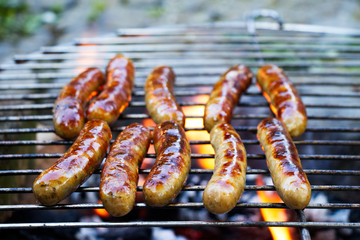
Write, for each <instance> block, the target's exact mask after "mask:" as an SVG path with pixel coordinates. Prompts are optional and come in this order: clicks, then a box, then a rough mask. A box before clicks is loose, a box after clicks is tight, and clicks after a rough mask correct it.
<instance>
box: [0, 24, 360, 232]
mask: <svg viewBox="0 0 360 240" xmlns="http://www.w3.org/2000/svg"><path fill="white" fill-rule="evenodd" d="M256 26H257V31H256V33H249V32H247V30H246V25H245V24H244V23H216V24H201V25H187V26H174V27H171V28H148V29H121V30H119V31H118V32H117V34H113V35H109V36H105V37H98V38H80V39H76V40H75V41H74V42H73V43H71V44H68V45H61V46H55V47H43V48H42V49H41V50H40V51H39V52H37V53H33V54H28V55H17V56H15V57H14V60H15V63H9V64H3V65H1V66H0V70H1V72H0V81H1V83H2V84H1V86H0V92H1V93H2V94H1V95H0V102H1V106H0V112H1V117H0V126H1V129H0V148H1V149H4V151H3V152H0V161H1V162H2V163H5V162H6V163H10V164H11V163H14V164H16V163H18V162H26V161H28V160H29V159H33V160H38V161H39V160H40V161H44V162H49V163H50V162H53V161H54V160H55V159H56V158H58V157H60V156H61V155H62V152H60V153H59V152H50V153H39V152H37V150H36V148H39V147H44V146H64V147H68V146H69V145H71V143H72V142H71V141H64V140H57V139H50V140H46V139H45V140H44V139H41V138H35V135H36V134H42V135H44V134H45V135H46V136H50V135H51V136H52V134H53V133H54V129H53V127H52V115H51V109H52V107H53V102H54V100H55V98H56V97H57V94H58V92H59V91H60V89H61V87H62V86H63V85H64V84H65V83H66V82H68V81H69V79H70V78H72V77H74V76H76V74H78V73H79V72H81V71H82V70H84V68H86V67H90V66H98V67H102V68H103V67H105V65H106V63H107V62H108V60H109V59H110V58H112V57H113V56H114V54H115V53H119V52H120V53H123V54H124V55H125V56H127V57H129V58H131V59H132V60H133V61H134V64H135V67H136V83H135V89H134V91H133V100H132V102H131V103H130V105H129V107H128V108H127V109H126V111H125V112H124V113H123V114H122V115H121V117H120V118H119V120H118V121H117V122H116V124H115V125H114V126H113V127H112V130H113V133H114V136H115V137H116V135H117V133H118V132H120V131H122V130H123V129H124V128H125V126H127V125H128V124H129V123H130V122H134V121H136V122H144V121H147V120H148V119H149V116H148V114H147V113H146V110H145V102H144V100H143V98H144V91H143V84H144V82H145V79H146V76H147V75H148V74H149V73H150V72H151V69H152V68H153V67H155V66H158V65H170V66H172V67H173V68H174V71H175V73H176V74H177V80H176V81H177V82H176V91H175V94H176V97H177V99H178V101H179V103H180V106H182V107H183V108H186V107H193V106H199V107H203V106H204V103H205V102H204V101H203V100H201V99H202V98H201V96H206V95H208V94H209V93H210V91H211V89H212V86H213V84H214V83H215V82H216V81H217V80H218V78H219V76H220V75H221V74H222V73H223V72H224V71H225V70H226V69H227V68H228V67H230V66H231V65H233V64H237V63H243V64H246V65H248V66H249V67H250V68H251V69H252V70H253V72H254V73H255V72H256V71H257V68H258V67H259V66H261V65H262V64H263V62H266V63H274V64H277V65H279V66H280V67H282V68H284V69H285V72H286V73H287V75H288V76H289V77H290V78H291V79H292V81H293V82H294V84H295V85H296V87H297V89H298V90H299V92H300V95H301V96H302V99H303V101H304V103H305V105H306V107H307V111H308V116H309V123H308V128H307V131H306V133H305V134H304V135H303V136H301V137H299V138H297V139H295V144H296V145H297V147H298V149H299V153H300V157H301V159H302V162H303V165H304V168H305V172H306V173H307V174H308V176H309V178H310V182H311V183H312V190H313V192H314V193H319V192H324V193H326V194H327V193H333V192H337V191H339V192H340V193H349V192H350V194H351V193H352V194H354V195H359V191H360V186H359V185H351V184H348V183H344V182H341V181H340V182H339V181H336V180H334V181H331V178H333V177H334V179H335V178H336V177H337V178H336V179H338V177H340V178H341V177H343V178H345V177H351V178H358V176H360V168H359V160H360V154H359V150H358V149H359V148H358V146H359V145H360V135H359V132H360V127H359V121H360V82H359V79H358V78H359V76H360V61H358V59H359V57H360V41H359V40H358V38H357V37H358V36H359V35H360V33H359V32H356V31H355V30H349V29H335V28H321V27H317V26H303V25H294V24H285V25H284V30H282V31H279V30H277V29H276V24H271V23H268V22H264V23H257V24H256ZM269 116H271V112H270V111H269V106H268V103H267V102H266V100H265V99H264V98H263V97H262V95H261V92H260V91H259V90H258V89H257V88H256V86H255V85H254V84H253V85H252V86H251V87H250V88H249V90H248V91H247V93H246V94H244V96H243V97H242V98H241V101H240V103H239V104H238V106H237V108H236V109H235V113H234V116H233V122H232V124H233V126H234V127H235V129H236V130H237V131H238V132H240V135H241V137H242V139H243V142H244V144H245V147H246V148H247V152H248V162H249V163H248V165H249V166H251V165H252V164H254V163H255V162H264V154H261V153H260V152H259V149H260V148H259V143H258V141H257V140H256V136H255V133H256V126H257V123H258V122H259V121H261V119H263V118H266V117H269ZM201 117H202V112H198V113H192V114H187V118H188V119H199V118H201ZM185 130H186V131H187V133H189V132H199V131H203V130H204V129H203V128H202V127H197V126H187V127H186V129H185ZM190 143H191V146H192V148H194V147H196V146H200V145H205V144H209V141H208V140H202V139H192V140H190ZM23 147H28V148H29V149H30V150H29V151H28V152H23V151H22V150H20V149H21V148H23ZM7 148H9V149H7ZM5 149H6V150H8V151H5ZM154 157H155V155H154V154H151V153H150V154H148V155H147V158H149V159H152V160H153V159H154ZM213 157H214V155H213V154H209V153H199V152H196V151H193V153H192V161H193V162H194V163H195V162H196V161H197V160H198V159H204V158H213ZM320 162H326V164H325V166H322V167H317V166H318V165H317V164H318V163H320ZM343 162H346V163H347V164H344V167H335V168H333V166H340V165H341V164H340V163H343ZM314 164H315V165H314ZM314 166H315V167H314ZM353 166H355V167H353ZM42 170H43V169H34V168H33V167H25V168H16V167H14V166H13V165H12V166H11V167H5V168H3V169H0V180H1V178H18V177H25V176H26V177H30V178H34V177H35V176H37V175H38V174H39V173H40V172H41V171H42ZM148 172H149V169H142V170H141V171H140V174H147V173H148ZM99 173H100V170H98V171H97V172H95V175H98V174H99ZM211 173H212V171H211V170H208V169H200V168H198V167H197V168H192V170H191V172H190V175H197V174H198V175H204V174H207V176H210V174H211ZM247 173H248V176H256V175H269V172H268V170H267V169H266V168H263V169H262V168H251V169H248V171H247ZM313 176H314V177H317V178H314V179H312V178H311V177H313ZM319 179H320V180H319ZM322 179H327V180H326V181H322ZM0 182H1V181H0ZM31 183H32V182H31V181H30V182H28V183H26V184H25V185H23V184H19V185H16V184H15V185H14V184H13V185H9V186H8V185H4V186H0V199H1V197H2V196H7V195H9V194H10V195H17V194H19V195H21V196H24V195H26V193H31ZM339 183H340V184H339ZM204 187H205V186H202V185H186V186H185V187H184V189H183V190H184V191H194V192H199V191H203V190H204ZM98 189H99V188H98V187H97V186H83V187H80V188H79V189H78V190H77V192H98ZM141 190H142V188H141V187H138V191H141ZM273 190H274V187H273V186H270V185H255V184H250V185H246V187H245V193H246V192H250V191H273ZM33 201H34V199H32V201H29V202H25V203H24V202H19V203H17V202H15V201H14V202H11V201H10V202H5V203H3V204H2V205H0V211H1V212H5V211H23V210H49V209H51V210H79V209H97V208H102V207H103V206H102V204H99V203H82V204H59V205H56V206H53V207H44V206H40V205H38V204H34V202H33ZM356 201H357V200H356ZM135 208H149V207H148V206H146V205H145V204H144V203H137V204H136V205H135ZM168 208H169V209H178V208H189V209H201V208H203V204H202V203H201V202H186V203H183V202H175V203H173V204H170V205H169V206H166V207H164V209H168ZM236 208H239V209H241V208H254V209H260V208H286V206H285V205H284V204H281V203H260V202H256V203H246V202H241V200H240V203H238V205H237V206H236ZM359 208H360V204H359V203H356V202H353V201H351V202H349V199H347V200H342V201H341V202H332V203H313V202H311V203H310V204H309V206H308V207H307V209H324V210H326V209H328V210H335V209H359ZM296 213H297V221H293V222H291V221H290V222H265V221H245V222H233V221H230V220H227V221H200V220H199V221H135V222H85V223H83V222H56V223H48V222H45V223H43V222H41V223H29V222H24V223H2V224H0V229H16V228H55V227H56V228H65V227H66V228H79V227H106V228H112V227H139V226H140V227H155V226H157V227H198V226H213V227H268V226H285V227H297V228H299V229H300V235H301V237H302V239H310V235H309V231H308V229H310V228H360V223H358V222H356V223H353V222H349V221H347V222H340V221H337V222H324V221H322V222H315V221H307V220H306V219H305V215H304V211H296Z"/></svg>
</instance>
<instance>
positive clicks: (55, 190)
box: [33, 120, 111, 206]
mask: <svg viewBox="0 0 360 240" xmlns="http://www.w3.org/2000/svg"><path fill="white" fill-rule="evenodd" d="M110 140H111V130H110V128H109V125H108V124H107V123H106V122H104V121H102V120H91V121H89V122H87V123H86V124H85V126H84V128H83V129H82V130H81V132H80V135H79V137H78V138H77V139H76V140H75V142H74V144H73V145H72V146H71V147H70V148H69V150H68V151H67V152H66V153H65V154H64V155H63V156H62V157H61V158H59V160H57V161H56V163H55V164H54V165H52V166H51V167H50V168H48V169H46V170H45V171H43V172H42V173H41V174H40V175H39V176H38V177H37V178H36V180H35V182H34V184H33V192H34V195H35V198H36V199H37V200H38V201H39V202H40V203H41V204H43V205H46V206H51V205H54V204H56V203H58V202H60V201H61V200H63V199H64V198H66V197H67V196H69V195H70V194H71V193H72V192H73V191H75V190H76V189H77V188H78V187H79V186H80V185H81V184H82V183H83V182H85V181H86V179H87V178H88V177H89V176H90V175H91V174H92V173H93V172H94V170H96V169H97V168H98V167H99V166H100V164H101V162H102V160H103V159H104V156H105V154H106V151H107V149H108V147H109V143H110Z"/></svg>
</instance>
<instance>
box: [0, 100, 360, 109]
mask: <svg viewBox="0 0 360 240" xmlns="http://www.w3.org/2000/svg"><path fill="white" fill-rule="evenodd" d="M178 104H179V105H180V106H205V104H203V103H197V102H178ZM305 104H306V108H360V105H357V104H341V103H340V104H327V103H323V104H311V103H309V104H308V103H305ZM237 106H239V107H268V106H269V104H268V103H267V102H263V103H253V102H245V101H242V102H240V103H239V104H238V105H237ZM53 107H54V104H53V103H44V104H26V105H2V106H0V111H7V110H43V109H52V108H53ZM129 107H145V102H143V101H133V102H130V103H129Z"/></svg>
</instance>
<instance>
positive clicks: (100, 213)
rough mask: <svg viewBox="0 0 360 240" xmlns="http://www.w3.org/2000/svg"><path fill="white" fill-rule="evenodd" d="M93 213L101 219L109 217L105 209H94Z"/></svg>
mask: <svg viewBox="0 0 360 240" xmlns="http://www.w3.org/2000/svg"><path fill="white" fill-rule="evenodd" d="M99 203H101V201H99ZM94 212H95V213H96V214H97V215H98V216H100V217H102V218H108V217H110V214H109V213H108V212H107V211H106V210H105V208H96V209H94Z"/></svg>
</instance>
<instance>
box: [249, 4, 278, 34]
mask: <svg viewBox="0 0 360 240" xmlns="http://www.w3.org/2000/svg"><path fill="white" fill-rule="evenodd" d="M261 18H270V19H272V20H274V21H276V22H277V23H278V24H279V30H283V25H284V21H283V19H282V17H281V16H280V14H279V13H278V12H277V11H275V10H272V9H256V10H253V11H251V12H250V13H249V14H247V16H246V27H247V31H248V32H249V33H250V34H252V35H255V32H256V27H255V20H257V19H261Z"/></svg>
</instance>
